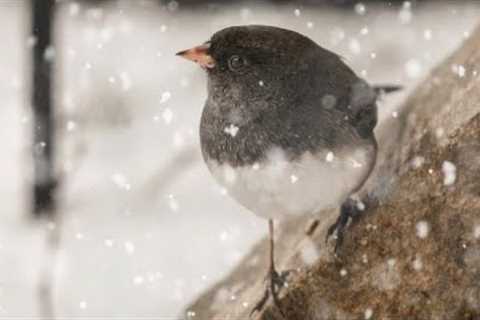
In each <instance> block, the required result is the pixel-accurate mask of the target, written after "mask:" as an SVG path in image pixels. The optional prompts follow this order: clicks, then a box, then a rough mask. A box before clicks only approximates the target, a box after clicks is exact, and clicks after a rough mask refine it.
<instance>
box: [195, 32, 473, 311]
mask: <svg viewBox="0 0 480 320" xmlns="http://www.w3.org/2000/svg"><path fill="white" fill-rule="evenodd" d="M477 66H480V29H478V30H477V31H476V32H475V33H473V34H472V36H471V38H470V39H469V40H468V41H467V42H466V43H465V44H464V45H463V46H462V48H460V49H459V50H458V51H457V52H455V53H454V54H453V55H452V56H451V57H450V58H448V59H447V60H446V61H445V62H443V63H442V64H441V65H440V66H439V67H437V68H436V69H435V70H433V71H432V73H431V75H430V76H429V77H428V78H427V79H426V80H425V81H424V82H423V83H422V85H421V86H420V87H418V88H417V89H416V90H415V91H414V93H413V94H412V96H411V97H410V98H409V99H407V101H406V103H405V106H404V108H403V109H402V110H403V111H402V112H401V113H400V114H399V116H398V117H397V118H391V119H389V120H388V121H386V122H384V123H383V124H382V125H381V127H380V128H379V129H378V135H379V136H380V137H381V138H380V139H379V142H380V148H381V150H382V152H381V154H380V156H379V162H378V165H377V168H376V170H375V173H374V174H373V175H372V178H371V179H370V180H369V182H368V183H367V185H366V187H365V189H364V191H363V192H362V194H363V196H364V197H365V198H366V199H369V201H368V207H369V208H368V209H367V210H366V212H365V214H364V216H363V217H362V219H360V221H359V222H358V223H356V224H355V225H352V226H350V228H349V230H348V231H347V234H346V237H345V242H344V244H343V246H342V248H341V250H340V252H339V253H338V256H337V257H334V255H333V253H332V248H331V246H326V245H325V241H324V239H325V232H326V228H327V226H328V225H329V224H331V223H332V222H333V220H334V219H335V217H336V215H337V212H335V211H331V212H326V213H323V214H322V216H323V217H325V219H322V221H321V222H320V224H319V226H318V228H317V229H316V232H315V233H314V234H313V235H312V236H311V237H308V236H306V235H305V232H304V230H305V228H306V226H307V224H308V222H309V219H310V218H309V217H302V218H298V219H296V220H293V221H289V222H286V223H284V224H282V225H280V226H279V228H277V230H278V232H277V236H278V239H277V241H276V244H277V247H276V250H277V267H278V268H279V269H292V268H293V269H296V270H297V272H296V273H295V274H294V275H293V276H291V278H290V282H289V286H288V288H286V289H285V290H283V291H282V294H281V303H282V309H283V312H284V313H285V314H286V315H287V318H288V319H289V320H295V319H299V320H300V319H301V320H310V319H311V320H323V319H392V320H393V319H480V75H479V74H478V72H477V69H476V68H477ZM267 248H268V243H267V241H266V239H264V240H263V241H261V242H260V243H258V244H257V245H256V246H255V247H254V248H253V250H252V251H251V252H250V253H249V254H248V255H247V256H246V257H245V258H244V259H243V260H242V261H241V263H240V264H239V265H238V266H237V267H236V268H235V270H233V272H232V273H231V274H230V275H229V276H227V277H226V278H225V279H224V280H223V281H221V282H220V283H218V284H217V285H215V286H214V287H213V288H211V289H210V290H209V291H208V292H206V293H205V294H204V295H203V296H201V297H200V298H199V299H198V300H197V301H195V302H194V303H192V305H191V306H189V307H188V309H187V311H188V312H187V316H188V317H189V318H195V319H209V320H213V319H222V320H227V319H248V317H249V312H250V310H251V308H252V306H253V304H254V303H255V302H256V301H257V300H258V299H259V298H260V297H261V295H262V293H263V275H264V273H265V272H266V264H267ZM254 318H256V319H284V318H283V317H282V315H281V314H280V312H279V311H278V310H277V309H276V308H275V307H273V306H272V305H268V306H267V307H266V308H265V310H264V312H263V313H262V314H257V315H255V317H254Z"/></svg>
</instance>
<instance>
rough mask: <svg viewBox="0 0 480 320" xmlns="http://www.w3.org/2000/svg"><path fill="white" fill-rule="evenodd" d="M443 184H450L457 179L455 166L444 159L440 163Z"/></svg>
mask: <svg viewBox="0 0 480 320" xmlns="http://www.w3.org/2000/svg"><path fill="white" fill-rule="evenodd" d="M442 172H443V184H444V185H446V186H451V185H452V184H454V183H455V180H456V179H457V167H456V166H455V165H454V164H453V163H452V162H450V161H444V162H443V164H442Z"/></svg>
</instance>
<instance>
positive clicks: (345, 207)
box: [325, 198, 364, 254]
mask: <svg viewBox="0 0 480 320" xmlns="http://www.w3.org/2000/svg"><path fill="white" fill-rule="evenodd" d="M363 206H364V205H363V203H359V202H358V201H356V200H353V199H351V198H348V199H347V200H346V201H345V202H344V203H343V204H342V206H341V208H340V215H339V216H338V218H337V221H335V223H334V224H332V225H331V226H330V227H329V228H328V230H327V237H326V239H325V240H326V242H328V240H329V239H330V238H331V237H332V236H333V235H334V234H335V237H334V239H335V248H334V252H335V254H337V252H338V250H339V249H340V247H341V246H342V244H343V239H344V235H345V231H346V229H347V226H348V223H349V222H350V221H352V222H355V221H357V220H358V218H359V216H360V214H361V211H363V210H364V208H363Z"/></svg>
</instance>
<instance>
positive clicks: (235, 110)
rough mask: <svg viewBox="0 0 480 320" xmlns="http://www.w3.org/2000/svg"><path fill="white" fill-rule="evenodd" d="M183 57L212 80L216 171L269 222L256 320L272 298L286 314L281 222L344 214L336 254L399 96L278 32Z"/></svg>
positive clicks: (268, 29)
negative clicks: (383, 113)
mask: <svg viewBox="0 0 480 320" xmlns="http://www.w3.org/2000/svg"><path fill="white" fill-rule="evenodd" d="M177 55H178V56H180V57H183V58H185V59H188V60H190V61H193V62H195V63H197V64H198V65H200V67H202V68H203V69H204V70H205V71H206V74H207V91H208V95H207V99H206V102H205V104H204V107H203V111H202V115H201V119H200V130H199V135H200V145H201V150H202V156H203V159H204V161H205V163H206V165H207V167H208V169H209V171H210V172H211V174H212V175H213V177H214V178H215V180H216V181H217V182H218V183H219V184H220V185H221V186H223V187H224V188H225V189H226V191H227V193H228V194H229V195H230V196H231V197H232V198H234V199H235V200H236V201H237V202H238V203H239V204H240V205H242V206H244V207H245V208H247V209H248V210H250V211H252V212H253V213H254V214H256V215H258V216H260V217H263V218H265V219H267V220H268V229H269V240H270V241H269V243H270V251H269V266H268V272H267V278H266V280H267V285H266V288H265V291H264V294H263V296H262V298H261V299H260V300H259V301H258V303H257V304H256V305H255V306H254V308H253V309H252V314H253V313H255V312H260V311H261V310H262V309H263V308H264V305H265V304H266V302H267V301H268V300H269V298H272V300H273V303H274V304H275V306H276V307H278V308H279V309H280V311H281V305H280V302H279V298H278V296H279V291H280V289H282V288H283V287H284V286H285V285H286V281H287V277H288V276H289V274H290V272H289V271H286V272H278V271H277V268H276V267H275V257H274V220H282V219H289V218H292V217H295V216H299V215H305V214H318V213H319V212H322V210H324V209H327V208H338V207H340V214H339V216H338V218H337V220H336V222H335V223H334V224H333V225H332V226H331V227H330V228H329V229H328V232H327V240H328V239H329V238H330V237H331V236H332V235H334V234H336V245H335V250H337V247H338V246H339V245H340V244H341V242H342V239H343V233H344V230H345V227H346V226H347V224H348V222H349V220H350V219H353V218H354V217H356V216H358V215H359V212H360V211H361V210H362V209H363V208H361V206H360V204H361V202H359V200H358V197H356V193H357V192H358V191H359V190H360V189H361V187H362V186H363V185H364V183H365V181H366V180H367V179H368V177H369V175H370V174H371V172H372V170H373V168H374V166H375V162H376V158H377V152H378V145H377V141H376V138H375V134H374V128H375V126H376V124H377V104H376V102H377V99H378V97H379V96H380V94H381V93H382V92H383V93H388V92H393V91H396V90H399V89H400V88H401V87H400V86H396V85H388V86H376V87H375V86H370V85H369V84H368V83H367V82H366V81H365V80H363V79H362V78H360V77H358V76H357V75H356V74H355V72H354V71H353V70H352V69H351V68H350V67H348V66H347V65H346V63H345V62H344V60H343V58H342V57H340V56H339V55H337V54H335V53H333V52H331V51H329V50H327V49H325V48H323V47H321V46H320V45H318V44H317V43H316V42H314V41H313V40H311V39H310V38H308V37H306V36H304V35H302V34H300V33H298V32H296V31H292V30H288V29H284V28H280V27H275V26H267V25H241V26H231V27H227V28H225V29H222V30H220V31H218V32H216V33H214V34H213V35H212V36H211V37H210V39H208V40H207V41H206V42H204V43H203V44H200V45H198V46H195V47H192V48H191V49H187V50H183V51H180V52H178V53H177ZM317 218H318V219H321V218H322V217H321V216H319V217H317ZM282 314H283V313H282Z"/></svg>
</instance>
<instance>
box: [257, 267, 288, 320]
mask: <svg viewBox="0 0 480 320" xmlns="http://www.w3.org/2000/svg"><path fill="white" fill-rule="evenodd" d="M292 272H293V270H287V271H284V272H281V273H278V272H277V271H276V270H275V269H272V270H270V272H269V273H268V274H267V276H266V278H265V281H266V282H267V283H266V286H265V292H264V293H263V297H262V298H261V299H260V300H259V301H258V302H257V304H256V305H255V307H254V308H253V309H252V311H251V312H250V317H251V316H253V315H254V314H255V313H256V312H261V311H262V310H263V307H265V304H266V303H267V301H268V299H269V298H270V297H271V298H272V300H273V304H274V305H275V307H277V308H278V310H279V311H280V313H281V314H282V316H283V317H284V318H285V314H284V313H283V311H282V307H281V304H280V299H279V297H278V294H279V291H280V290H281V289H282V288H286V287H288V283H287V278H288V276H289V275H290V274H291V273H292Z"/></svg>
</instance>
